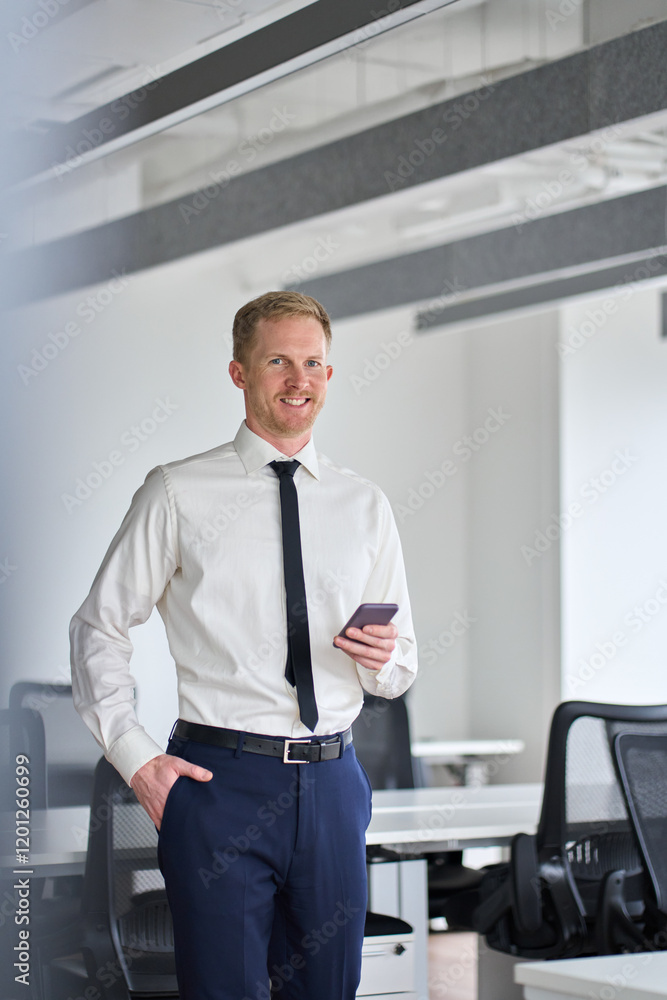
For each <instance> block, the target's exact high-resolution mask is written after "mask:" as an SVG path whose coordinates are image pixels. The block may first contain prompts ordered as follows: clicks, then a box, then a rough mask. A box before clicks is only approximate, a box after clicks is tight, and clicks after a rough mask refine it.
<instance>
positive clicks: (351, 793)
mask: <svg viewBox="0 0 667 1000" xmlns="http://www.w3.org/2000/svg"><path fill="white" fill-rule="evenodd" d="M167 753H170V754H175V755H176V756H179V757H183V758H184V759H185V760H188V761H191V762H193V763H196V764H199V765H201V766H202V767H206V768H209V770H211V771H212V772H213V778H212V779H211V781H208V782H199V781H194V780H193V779H191V778H187V777H183V776H182V777H179V778H178V779H177V780H176V783H175V785H174V786H173V788H172V789H171V791H170V792H169V796H168V798H167V803H166V806H165V810H164V815H163V818H162V825H161V828H160V838H159V847H158V853H159V860H160V868H161V870H162V873H163V875H164V879H165V884H166V888H167V895H168V898H169V905H170V908H171V911H172V916H173V921H174V940H175V952H176V969H177V974H178V985H179V990H180V1000H269V998H272V1000H273V998H275V1000H354V997H355V994H356V989H357V986H358V984H359V977H360V972H361V945H362V941H363V933H364V920H365V913H366V898H367V890H366V849H365V836H364V834H365V830H366V827H367V826H368V823H369V821H370V813H371V790H370V785H369V782H368V778H367V777H366V774H365V772H364V771H363V769H362V767H361V766H360V764H359V763H358V761H357V759H356V756H355V753H354V749H353V747H352V745H350V746H348V747H347V749H346V750H345V751H344V753H343V756H342V757H340V758H339V759H338V760H330V761H322V762H319V763H316V764H284V763H283V762H282V760H280V759H278V758H273V757H265V756H262V755H259V754H250V753H239V752H238V751H235V750H231V749H226V748H222V747H214V746H210V745H207V744H203V743H197V742H195V741H193V740H184V739H178V738H176V739H172V740H171V742H170V744H169V747H168V749H167Z"/></svg>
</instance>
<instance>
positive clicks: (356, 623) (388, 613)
mask: <svg viewBox="0 0 667 1000" xmlns="http://www.w3.org/2000/svg"><path fill="white" fill-rule="evenodd" d="M397 611H398V604H360V605H359V607H358V608H357V610H356V611H355V612H354V614H353V615H352V617H351V618H350V619H349V621H347V622H346V623H345V625H343V628H342V629H341V630H340V632H339V633H338V635H340V636H342V637H343V639H346V638H347V636H346V634H345V633H346V632H347V630H348V629H349V628H359V629H362V628H363V627H364V625H388V624H389V622H390V621H391V620H392V618H393V617H394V615H395V614H396V612H397ZM333 645H334V648H335V649H340V646H336V643H335V642H334V644H333Z"/></svg>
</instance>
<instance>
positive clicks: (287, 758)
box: [283, 739, 310, 764]
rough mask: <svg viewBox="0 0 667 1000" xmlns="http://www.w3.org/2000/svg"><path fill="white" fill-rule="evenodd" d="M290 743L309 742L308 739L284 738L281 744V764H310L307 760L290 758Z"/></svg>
mask: <svg viewBox="0 0 667 1000" xmlns="http://www.w3.org/2000/svg"><path fill="white" fill-rule="evenodd" d="M292 743H310V740H308V739H300V740H285V745H284V746H283V764H310V761H309V760H292V759H291V758H290V756H289V748H290V746H291V745H292Z"/></svg>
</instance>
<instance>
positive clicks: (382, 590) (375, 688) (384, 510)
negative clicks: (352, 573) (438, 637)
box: [357, 490, 417, 698]
mask: <svg viewBox="0 0 667 1000" xmlns="http://www.w3.org/2000/svg"><path fill="white" fill-rule="evenodd" d="M378 492H379V494H380V524H379V533H378V549H377V556H376V560H375V564H374V566H373V569H372V571H371V574H370V576H369V578H368V582H367V584H366V587H365V590H364V595H363V598H362V600H363V601H364V602H372V603H393V604H398V611H397V613H396V615H395V617H394V619H393V621H394V624H395V625H396V627H397V628H398V638H397V639H396V647H395V649H394V652H393V654H392V657H391V659H390V660H389V661H388V662H387V663H385V665H384V666H383V667H382V669H381V670H379V671H375V670H369V669H368V668H366V667H362V666H360V665H359V664H357V673H358V674H359V680H360V681H361V685H362V687H363V688H364V690H365V691H368V693H369V694H376V695H379V696H380V697H381V698H397V697H398V696H399V695H401V694H403V692H404V691H407V689H408V688H409V687H410V685H411V684H412V682H413V681H414V679H415V676H416V674H417V642H416V639H415V633H414V628H413V625H412V612H411V610H410V597H409V595H408V584H407V580H406V576H405V565H404V562H403V551H402V549H401V542H400V538H399V536H398V528H397V527H396V521H395V520H394V515H393V512H392V509H391V506H390V504H389V501H388V499H387V497H386V496H385V495H384V493H382V492H381V491H380V490H378Z"/></svg>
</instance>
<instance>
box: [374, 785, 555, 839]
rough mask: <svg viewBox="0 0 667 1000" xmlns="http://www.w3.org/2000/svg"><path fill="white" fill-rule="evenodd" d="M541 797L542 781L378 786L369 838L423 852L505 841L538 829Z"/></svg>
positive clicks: (375, 793)
mask: <svg viewBox="0 0 667 1000" xmlns="http://www.w3.org/2000/svg"><path fill="white" fill-rule="evenodd" d="M541 801H542V785H540V784H534V785H471V786H468V785H466V786H455V787H448V788H414V789H407V788H401V789H396V790H393V791H378V792H374V793H373V816H372V819H371V823H370V826H369V828H368V831H367V833H366V843H367V844H383V845H384V846H386V847H393V848H394V849H396V850H401V849H405V850H411V849H412V850H413V851H419V852H428V851H438V850H444V851H456V850H461V849H462V848H465V847H495V846H504V845H506V844H509V842H510V841H511V839H512V837H513V836H514V834H515V833H520V832H523V833H534V832H535V830H536V828H537V820H538V818H539V810H540V804H541Z"/></svg>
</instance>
